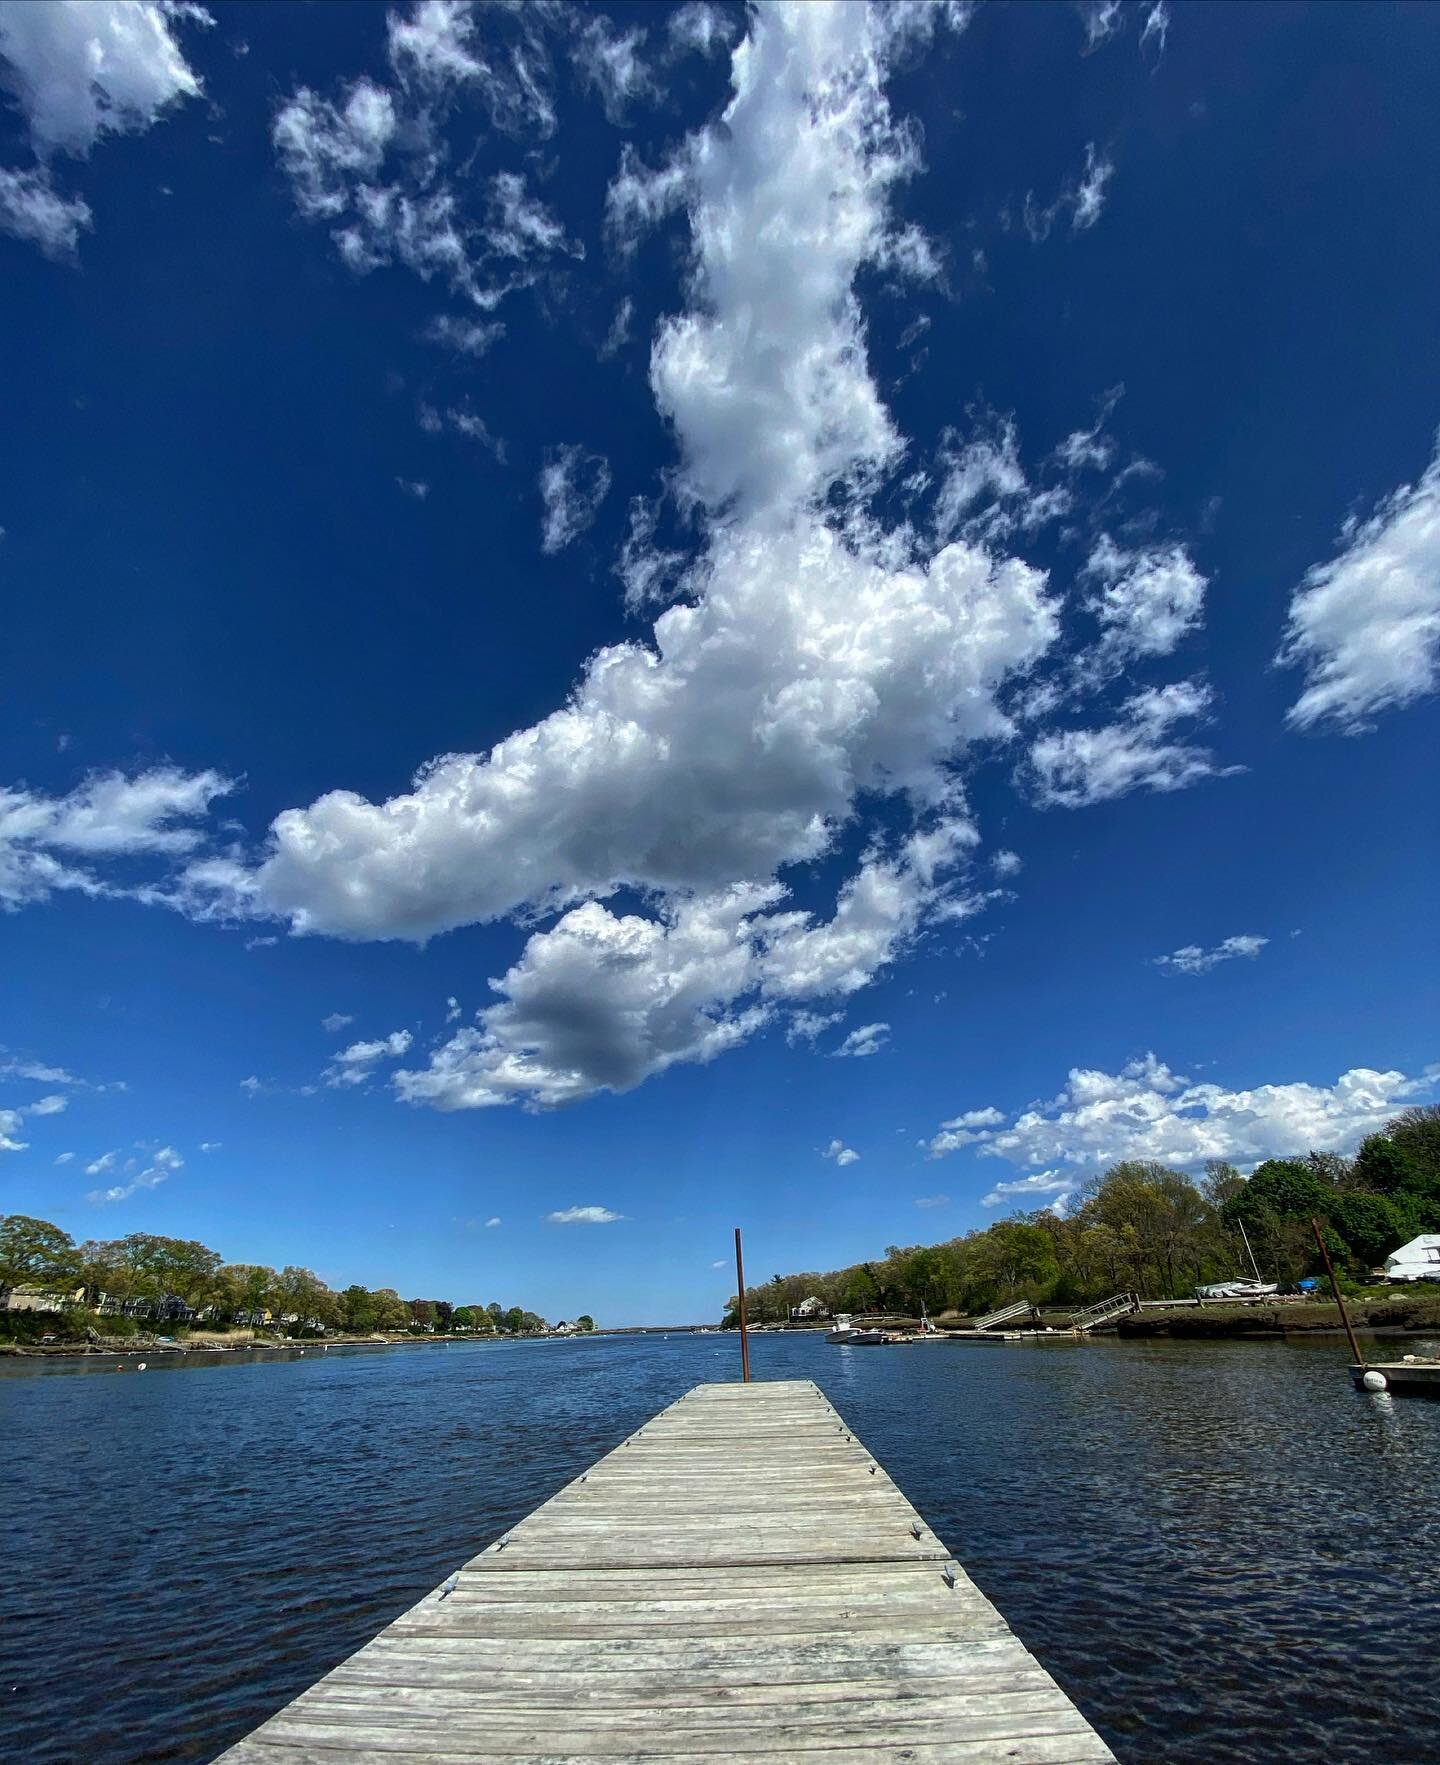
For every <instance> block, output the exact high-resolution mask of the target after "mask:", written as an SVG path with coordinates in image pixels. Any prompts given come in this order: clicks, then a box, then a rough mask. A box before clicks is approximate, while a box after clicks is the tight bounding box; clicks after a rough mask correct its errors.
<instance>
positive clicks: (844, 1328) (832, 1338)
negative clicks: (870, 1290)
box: [825, 1312, 890, 1348]
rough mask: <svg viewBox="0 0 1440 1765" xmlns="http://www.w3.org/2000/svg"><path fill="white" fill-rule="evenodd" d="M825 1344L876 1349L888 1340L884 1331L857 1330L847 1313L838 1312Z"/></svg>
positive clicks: (886, 1332) (887, 1333)
mask: <svg viewBox="0 0 1440 1765" xmlns="http://www.w3.org/2000/svg"><path fill="white" fill-rule="evenodd" d="M825 1340H826V1341H827V1342H847V1343H849V1345H850V1346H851V1347H852V1348H878V1347H880V1346H881V1344H883V1343H886V1342H888V1341H889V1340H890V1335H889V1332H888V1331H886V1330H857V1329H856V1328H855V1325H854V1323H853V1321H852V1320H851V1317H850V1313H849V1312H839V1313H837V1314H836V1318H835V1328H834V1329H833V1330H830V1331H827V1333H826V1336H825Z"/></svg>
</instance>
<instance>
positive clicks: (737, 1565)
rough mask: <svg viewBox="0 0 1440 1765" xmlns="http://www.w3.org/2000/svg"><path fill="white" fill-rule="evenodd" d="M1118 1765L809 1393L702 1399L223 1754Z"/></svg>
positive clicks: (649, 1429) (578, 1484) (359, 1761)
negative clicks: (1099, 1763)
mask: <svg viewBox="0 0 1440 1765" xmlns="http://www.w3.org/2000/svg"><path fill="white" fill-rule="evenodd" d="M1112 1757H1113V1756H1112V1754H1111V1753H1110V1751H1109V1749H1108V1748H1107V1747H1106V1746H1105V1744H1104V1742H1103V1741H1101V1739H1100V1737H1099V1736H1098V1735H1097V1734H1096V1733H1095V1732H1094V1730H1093V1729H1092V1728H1091V1727H1090V1725H1089V1724H1088V1723H1087V1722H1086V1721H1085V1719H1084V1717H1083V1716H1082V1715H1081V1714H1080V1712H1079V1711H1078V1710H1077V1709H1076V1708H1075V1706H1074V1705H1073V1704H1072V1703H1071V1702H1070V1700H1069V1699H1068V1698H1067V1697H1066V1696H1065V1694H1064V1692H1062V1691H1061V1690H1060V1688H1059V1687H1058V1686H1057V1685H1056V1684H1055V1682H1054V1680H1053V1679H1051V1677H1050V1676H1049V1674H1048V1673H1046V1672H1045V1670H1044V1668H1042V1667H1041V1666H1040V1665H1039V1663H1038V1662H1037V1661H1036V1660H1035V1659H1034V1657H1033V1656H1031V1655H1030V1654H1029V1653H1028V1652H1027V1650H1026V1649H1025V1648H1024V1646H1023V1645H1022V1644H1021V1642H1020V1641H1019V1639H1018V1638H1017V1637H1015V1636H1014V1635H1013V1634H1012V1633H1011V1631H1010V1630H1009V1629H1008V1627H1007V1626H1006V1624H1005V1621H1004V1620H1003V1619H1002V1618H1001V1616H1000V1614H999V1613H998V1612H997V1611H996V1609H995V1607H994V1606H992V1605H991V1604H990V1602H989V1601H988V1600H987V1599H986V1598H985V1597H984V1595H983V1594H982V1593H981V1592H980V1591H979V1589H978V1588H977V1587H976V1586H975V1585H974V1584H973V1582H971V1581H970V1579H969V1578H968V1577H967V1576H966V1574H965V1572H964V1570H963V1569H962V1568H961V1567H960V1565H959V1564H958V1563H957V1562H956V1561H955V1560H954V1558H953V1557H952V1556H951V1555H950V1554H949V1552H948V1551H947V1550H946V1548H945V1546H944V1545H943V1544H942V1543H941V1542H940V1540H939V1539H938V1538H936V1536H935V1534H934V1533H933V1532H932V1531H931V1530H930V1528H929V1527H928V1526H927V1525H926V1524H925V1522H924V1521H923V1520H922V1519H921V1517H920V1516H919V1514H917V1513H916V1511H915V1509H914V1508H913V1507H911V1505H910V1503H909V1502H908V1501H906V1499H905V1497H904V1496H903V1495H902V1494H901V1493H900V1491H899V1490H898V1489H897V1488H896V1487H895V1485H894V1484H893V1483H892V1482H891V1481H890V1479H889V1477H887V1476H886V1474H885V1471H884V1469H883V1468H882V1467H881V1466H880V1465H878V1464H877V1463H876V1462H875V1460H874V1459H873V1458H872V1457H871V1456H870V1454H869V1453H868V1452H866V1450H865V1448H864V1447H863V1446H862V1445H861V1444H860V1442H859V1441H858V1440H856V1439H855V1438H854V1436H853V1435H852V1433H851V1431H850V1429H849V1428H848V1427H847V1425H846V1424H845V1422H844V1421H843V1419H842V1418H841V1417H840V1416H839V1414H838V1413H837V1412H836V1411H835V1410H834V1409H833V1408H832V1407H831V1405H830V1404H829V1403H828V1402H827V1401H826V1399H825V1397H824V1396H823V1394H822V1393H821V1392H820V1390H819V1389H818V1387H817V1386H815V1385H814V1384H812V1383H811V1382H810V1381H809V1380H790V1381H784V1382H775V1383H762V1384H752V1385H698V1386H696V1387H695V1389H694V1390H693V1391H691V1392H689V1393H688V1394H687V1395H686V1396H685V1397H683V1398H681V1399H680V1401H679V1402H678V1403H674V1404H672V1405H671V1406H670V1407H669V1409H666V1410H662V1411H661V1413H660V1414H659V1415H658V1416H655V1417H654V1418H653V1419H652V1420H650V1421H649V1422H647V1423H645V1425H644V1426H643V1427H642V1428H640V1429H638V1430H637V1431H636V1432H635V1433H634V1434H632V1435H631V1436H630V1438H629V1439H628V1440H626V1441H624V1442H622V1443H621V1445H620V1446H618V1447H617V1448H616V1449H615V1451H614V1452H612V1453H609V1454H607V1455H606V1457H604V1458H603V1459H601V1460H599V1461H598V1462H597V1463H596V1464H595V1465H593V1466H592V1467H591V1468H590V1469H589V1470H588V1471H587V1472H585V1474H584V1475H583V1476H581V1477H579V1478H577V1479H576V1481H575V1482H573V1483H571V1484H569V1485H568V1486H567V1487H566V1488H564V1489H562V1490H561V1491H560V1492H559V1494H558V1495H556V1496H554V1497H552V1498H551V1500H549V1501H547V1502H546V1503H544V1505H543V1506H541V1507H539V1508H537V1509H536V1510H535V1512H534V1513H533V1514H531V1515H530V1516H529V1518H528V1519H525V1520H522V1521H521V1522H520V1523H519V1525H517V1526H516V1527H514V1529H513V1530H512V1531H510V1532H509V1533H507V1534H506V1535H505V1536H504V1537H503V1538H501V1539H499V1540H498V1541H497V1542H496V1543H494V1544H492V1545H491V1546H490V1547H489V1548H488V1549H487V1550H484V1551H482V1552H481V1553H480V1555H479V1556H477V1557H475V1558H474V1559H473V1560H472V1561H471V1562H469V1563H467V1564H466V1565H465V1567H464V1568H463V1569H462V1570H460V1571H459V1573H458V1575H456V1576H452V1577H451V1579H450V1581H448V1582H446V1583H445V1584H444V1586H442V1587H440V1588H437V1589H436V1591H435V1592H434V1593H432V1594H429V1595H427V1596H426V1598H425V1599H423V1600H421V1602H420V1603H419V1605H417V1606H415V1607H413V1608H412V1609H411V1610H410V1611H409V1612H406V1613H405V1614H404V1615H403V1616H402V1617H400V1618H397V1619H396V1621H395V1622H394V1623H393V1624H391V1625H390V1626H389V1628H388V1629H386V1630H383V1631H382V1632H381V1633H380V1635H379V1636H378V1637H376V1638H375V1640H374V1641H373V1642H371V1643H368V1644H367V1645H366V1646H365V1647H364V1648H362V1649H360V1650H359V1651H358V1653H356V1654H354V1655H352V1656H351V1657H350V1659H349V1660H348V1661H345V1662H342V1664H341V1665H340V1666H338V1667H337V1668H335V1670H334V1671H333V1672H332V1673H329V1674H327V1675H326V1677H325V1678H324V1679H322V1680H321V1681H320V1682H319V1683H318V1684H317V1685H315V1686H312V1687H311V1689H310V1690H309V1691H307V1692H304V1693H303V1694H302V1695H301V1696H300V1697H298V1698H296V1699H295V1701H294V1702H293V1703H291V1704H289V1705H287V1706H286V1707H285V1708H284V1709H283V1710H281V1711H280V1712H279V1714H278V1715H276V1716H273V1717H271V1719H270V1720H269V1721H268V1722H266V1723H264V1724H263V1725H262V1726H261V1727H260V1728H258V1729H256V1730H255V1731H254V1733H253V1734H251V1735H250V1736H249V1737H248V1738H247V1739H246V1740H243V1741H241V1742H240V1743H239V1744H238V1745H237V1746H235V1747H232V1748H231V1749H230V1751H229V1752H227V1753H225V1754H223V1755H222V1758H223V1760H224V1762H225V1765H393V1762H394V1761H395V1760H397V1759H407V1758H408V1759H419V1760H427V1761H431V1762H432V1765H451V1762H454V1765H460V1762H461V1761H472V1760H495V1761H504V1762H507V1765H520V1762H522V1761H527V1762H529V1765H539V1762H544V1765H560V1762H562V1761H563V1762H564V1765H580V1762H585V1765H590V1762H591V1761H594V1762H595V1765H600V1762H602V1761H603V1765H616V1762H617V1761H623V1760H636V1761H638V1760H645V1761H680V1760H704V1761H709V1762H712V1765H713V1762H715V1761H721V1760H743V1761H764V1762H765V1765H782V1762H783V1761H785V1760H790V1759H799V1760H811V1759H813V1760H814V1761H815V1765H862V1762H863V1765H874V1762H875V1761H887V1760H906V1761H909V1762H910V1765H940V1762H941V1761H945V1762H947V1765H948V1762H950V1761H957V1762H958V1761H970V1762H976V1761H986V1762H989V1761H995V1760H1014V1761H1021V1762H1026V1765H1070V1762H1072V1761H1073V1762H1075V1765H1078V1762H1079V1761H1082V1760H1085V1761H1093V1760H1108V1759H1111V1758H1112Z"/></svg>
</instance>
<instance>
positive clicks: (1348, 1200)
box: [1330, 1191, 1413, 1263]
mask: <svg viewBox="0 0 1440 1765" xmlns="http://www.w3.org/2000/svg"><path fill="white" fill-rule="evenodd" d="M1330 1219H1331V1221H1332V1222H1333V1223H1334V1226H1335V1228H1336V1229H1337V1230H1338V1231H1339V1233H1340V1235H1341V1237H1342V1238H1343V1239H1344V1240H1345V1243H1346V1244H1347V1245H1348V1246H1349V1247H1350V1249H1351V1250H1352V1251H1354V1253H1355V1255H1356V1256H1358V1257H1360V1258H1362V1259H1363V1260H1364V1261H1365V1262H1367V1263H1377V1262H1381V1261H1383V1260H1384V1258H1385V1257H1387V1256H1388V1255H1389V1254H1390V1252H1391V1251H1392V1250H1394V1249H1395V1248H1396V1247H1397V1246H1398V1245H1400V1244H1401V1243H1403V1242H1404V1241H1405V1239H1406V1238H1407V1237H1410V1236H1413V1234H1411V1233H1409V1232H1408V1231H1407V1230H1406V1218H1405V1215H1404V1213H1403V1212H1402V1211H1401V1209H1400V1208H1399V1207H1397V1206H1396V1205H1395V1203H1394V1202H1393V1201H1391V1200H1389V1199H1388V1198H1387V1197H1386V1196H1384V1195H1365V1194H1362V1193H1360V1192H1359V1191H1352V1192H1351V1193H1350V1194H1348V1195H1337V1196H1335V1197H1334V1199H1333V1200H1332V1201H1331V1203H1330ZM1342 1254H1343V1251H1342Z"/></svg>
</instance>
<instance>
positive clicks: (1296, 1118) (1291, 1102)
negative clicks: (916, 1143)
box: [929, 1054, 1433, 1194]
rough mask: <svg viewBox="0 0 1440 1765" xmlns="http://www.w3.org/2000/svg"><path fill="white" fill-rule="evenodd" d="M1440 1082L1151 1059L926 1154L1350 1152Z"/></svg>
mask: <svg viewBox="0 0 1440 1765" xmlns="http://www.w3.org/2000/svg"><path fill="white" fill-rule="evenodd" d="M1432 1082H1433V1080H1432V1079H1428V1078H1422V1079H1414V1078H1408V1077H1407V1076H1406V1075H1405V1074H1404V1073H1402V1072H1393V1071H1392V1072H1376V1071H1373V1070H1372V1069H1371V1068H1369V1067H1352V1068H1351V1070H1350V1071H1349V1072H1344V1073H1341V1075H1340V1076H1339V1078H1338V1079H1336V1081H1335V1082H1334V1084H1333V1085H1316V1084H1309V1083H1306V1082H1304V1081H1298V1080H1297V1081H1288V1082H1282V1083H1278V1084H1260V1085H1256V1086H1253V1087H1251V1088H1249V1089H1231V1088H1229V1087H1227V1086H1224V1085H1217V1084H1210V1083H1197V1082H1195V1081H1193V1080H1191V1079H1187V1078H1184V1077H1182V1076H1180V1075H1179V1074H1177V1073H1175V1072H1173V1071H1172V1070H1171V1069H1170V1068H1169V1067H1168V1066H1166V1065H1165V1064H1164V1062H1163V1061H1160V1060H1157V1059H1156V1057H1155V1056H1154V1055H1153V1054H1147V1055H1145V1056H1144V1057H1143V1058H1142V1059H1139V1060H1134V1061H1131V1062H1130V1063H1129V1064H1128V1065H1127V1066H1124V1067H1122V1068H1121V1070H1120V1071H1119V1072H1118V1073H1107V1072H1102V1071H1095V1070H1091V1069H1088V1068H1084V1067H1075V1068H1072V1070H1071V1072H1070V1075H1069V1079H1068V1081H1067V1083H1066V1085H1065V1087H1064V1089H1063V1090H1061V1091H1060V1092H1059V1093H1058V1094H1057V1095H1056V1096H1055V1097H1053V1098H1051V1099H1050V1100H1049V1101H1048V1102H1045V1103H1038V1104H1034V1105H1032V1106H1031V1107H1030V1108H1028V1109H1025V1110H1022V1111H1021V1112H1020V1113H1019V1114H1017V1115H1015V1116H1013V1117H1012V1116H1007V1115H1003V1114H1001V1112H1000V1111H998V1110H994V1109H991V1110H985V1111H972V1112H971V1114H970V1116H969V1117H968V1118H967V1117H959V1118H957V1121H960V1122H964V1121H967V1120H970V1121H973V1122H974V1123H975V1124H976V1125H975V1128H974V1130H973V1131H966V1132H964V1133H963V1134H958V1133H955V1132H953V1131H950V1130H947V1129H945V1128H942V1130H941V1131H940V1133H938V1134H937V1135H936V1137H935V1138H934V1139H933V1140H931V1141H930V1142H929V1150H930V1153H931V1155H932V1156H933V1157H941V1156H943V1155H944V1154H945V1153H947V1152H953V1151H955V1150H957V1149H958V1147H959V1146H961V1145H976V1146H978V1147H979V1151H980V1155H981V1156H982V1157H991V1158H1003V1159H1005V1160H1007V1161H1008V1162H1009V1163H1011V1164H1016V1165H1020V1166H1022V1167H1024V1166H1027V1165H1035V1166H1044V1167H1047V1168H1046V1171H1045V1175H1046V1176H1047V1178H1053V1177H1054V1176H1055V1175H1056V1172H1058V1171H1059V1170H1061V1169H1063V1168H1064V1167H1065V1166H1070V1167H1072V1168H1073V1167H1086V1168H1093V1169H1102V1168H1104V1167H1105V1166H1106V1165H1109V1164H1114V1163H1115V1162H1116V1161H1117V1160H1119V1159H1122V1158H1124V1159H1154V1160H1156V1161H1158V1162H1160V1163H1162V1164H1170V1165H1178V1166H1180V1167H1182V1168H1185V1169H1191V1170H1193V1169H1196V1168H1198V1167H1199V1166H1201V1165H1202V1164H1204V1163H1205V1161H1206V1160H1207V1159H1211V1158H1222V1159H1229V1160H1231V1161H1232V1162H1233V1163H1235V1164H1238V1165H1246V1166H1248V1165H1254V1164H1257V1163H1259V1162H1260V1161H1261V1160H1263V1159H1266V1158H1290V1157H1303V1156H1304V1155H1305V1154H1306V1153H1307V1152H1310V1151H1327V1152H1328V1151H1335V1152H1350V1151H1353V1150H1354V1148H1355V1147H1356V1145H1357V1144H1358V1143H1359V1142H1360V1140H1362V1139H1363V1138H1364V1136H1365V1135H1366V1134H1370V1133H1374V1132H1375V1131H1376V1130H1377V1129H1379V1128H1381V1127H1383V1126H1384V1124H1385V1123H1386V1122H1387V1121H1388V1120H1389V1119H1390V1117H1391V1116H1393V1115H1395V1114H1396V1113H1397V1112H1398V1111H1399V1110H1401V1109H1403V1108H1405V1107H1406V1106H1407V1104H1408V1103H1410V1102H1411V1101H1412V1100H1413V1099H1414V1098H1415V1097H1416V1096H1417V1095H1420V1094H1421V1093H1423V1092H1424V1091H1425V1090H1426V1089H1428V1088H1429V1086H1430V1085H1431V1084H1432ZM982 1117H984V1118H987V1119H986V1120H985V1121H984V1122H983V1124H982V1120H981V1118H982ZM1049 1167H1054V1168H1053V1169H1051V1168H1049ZM1018 1192H1019V1191H1015V1190H1013V1189H1012V1190H1006V1194H1013V1193H1018Z"/></svg>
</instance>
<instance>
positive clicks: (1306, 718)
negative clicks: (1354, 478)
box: [1278, 449, 1440, 735]
mask: <svg viewBox="0 0 1440 1765" xmlns="http://www.w3.org/2000/svg"><path fill="white" fill-rule="evenodd" d="M1342 539H1343V541H1344V544H1343V547H1342V549H1341V551H1340V553H1339V555H1338V556H1336V557H1334V558H1332V559H1330V560H1329V562H1328V563H1324V564H1316V565H1315V566H1314V568H1313V569H1311V570H1309V571H1307V573H1306V575H1305V579H1304V581H1303V582H1302V583H1301V585H1300V587H1299V588H1298V589H1296V591H1295V593H1294V595H1293V597H1292V599H1291V602H1290V615H1289V619H1288V621H1287V623H1286V627H1285V640H1284V643H1283V644H1282V646H1281V649H1280V654H1279V657H1278V660H1279V661H1280V662H1282V663H1284V664H1286V665H1288V666H1293V667H1298V668H1301V669H1303V670H1304V674H1305V690H1304V691H1303V692H1302V693H1301V695H1300V697H1299V698H1298V699H1297V700H1296V701H1295V703H1294V704H1293V705H1292V706H1291V707H1290V709H1289V711H1288V712H1287V713H1286V720H1287V721H1288V722H1289V723H1290V724H1291V725H1292V726H1293V727H1294V728H1296V729H1313V728H1315V727H1317V726H1320V725H1329V726H1331V727H1333V728H1335V729H1338V730H1339V731H1340V732H1341V733H1342V734H1345V735H1356V734H1358V733H1360V732H1361V731H1363V730H1365V729H1368V728H1369V727H1370V726H1371V725H1372V723H1373V722H1374V719H1375V717H1376V715H1377V714H1378V713H1379V712H1381V711H1388V710H1393V709H1396V708H1398V707H1400V706H1402V705H1408V704H1411V703H1413V701H1414V700H1416V699H1418V698H1423V697H1424V696H1425V695H1426V694H1427V693H1432V692H1434V691H1435V686H1436V681H1437V678H1440V449H1437V452H1436V454H1435V456H1434V458H1432V459H1431V461H1430V464H1429V465H1428V466H1427V467H1426V469H1425V471H1424V472H1423V473H1422V474H1421V476H1420V478H1419V479H1418V480H1417V481H1416V483H1414V484H1406V485H1402V486H1401V487H1400V489H1399V490H1396V491H1394V492H1393V493H1392V494H1391V495H1390V496H1388V497H1387V498H1386V499H1385V500H1384V502H1382V503H1381V504H1380V506H1379V508H1378V509H1377V510H1376V511H1375V513H1374V514H1373V515H1372V516H1371V517H1370V518H1369V519H1368V520H1365V521H1359V520H1354V521H1351V522H1349V523H1348V524H1347V525H1346V527H1345V528H1344V530H1343V533H1342Z"/></svg>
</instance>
